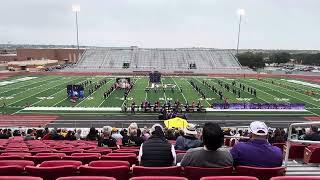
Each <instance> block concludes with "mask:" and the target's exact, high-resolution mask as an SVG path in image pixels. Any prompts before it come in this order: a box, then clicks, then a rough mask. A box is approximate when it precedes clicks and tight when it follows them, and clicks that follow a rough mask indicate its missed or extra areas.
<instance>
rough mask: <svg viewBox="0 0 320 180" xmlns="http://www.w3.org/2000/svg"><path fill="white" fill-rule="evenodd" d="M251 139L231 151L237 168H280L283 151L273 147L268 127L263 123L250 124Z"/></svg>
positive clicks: (240, 143)
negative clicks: (269, 140) (269, 139)
mask: <svg viewBox="0 0 320 180" xmlns="http://www.w3.org/2000/svg"><path fill="white" fill-rule="evenodd" d="M249 130H250V131H251V138H250V140H249V141H248V142H239V143H237V144H236V145H235V146H234V147H233V148H232V149H231V150H230V153H231V154H232V157H233V161H234V165H235V166H239V165H241V166H256V167H278V166H281V165H282V160H283V157H282V152H281V149H280V148H278V147H276V146H272V145H271V144H270V143H269V142H268V140H267V138H268V130H269V129H268V126H267V125H266V124H265V123H264V122H261V121H254V122H252V123H251V124H250V126H249Z"/></svg>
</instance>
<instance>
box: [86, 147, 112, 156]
mask: <svg viewBox="0 0 320 180" xmlns="http://www.w3.org/2000/svg"><path fill="white" fill-rule="evenodd" d="M111 152H112V149H107V148H104V149H102V148H99V149H98V148H97V149H88V150H84V151H83V153H100V154H101V155H106V154H109V153H111Z"/></svg>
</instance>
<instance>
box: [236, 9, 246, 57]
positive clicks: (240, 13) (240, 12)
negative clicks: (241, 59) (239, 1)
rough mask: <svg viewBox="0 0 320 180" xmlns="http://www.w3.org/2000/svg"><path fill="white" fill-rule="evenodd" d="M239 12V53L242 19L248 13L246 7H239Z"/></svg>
mask: <svg viewBox="0 0 320 180" xmlns="http://www.w3.org/2000/svg"><path fill="white" fill-rule="evenodd" d="M237 14H238V15H239V29H238V42H237V55H238V53H239V42H240V32H241V21H242V16H244V15H245V14H246V11H245V10H244V9H238V10H237Z"/></svg>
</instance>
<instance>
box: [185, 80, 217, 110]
mask: <svg viewBox="0 0 320 180" xmlns="http://www.w3.org/2000/svg"><path fill="white" fill-rule="evenodd" d="M184 80H185V81H187V80H186V79H184ZM197 81H199V80H198V79H197ZM199 82H200V81H199ZM187 83H188V84H190V82H189V81H187ZM200 83H201V82H200ZM190 86H191V88H192V89H193V90H194V91H196V90H195V89H194V88H193V86H192V85H191V84H190ZM196 92H197V91H196ZM197 93H198V94H199V92H197ZM205 101H206V102H207V103H208V105H209V106H211V105H212V104H210V103H209V101H208V100H206V99H205Z"/></svg>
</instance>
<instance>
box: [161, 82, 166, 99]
mask: <svg viewBox="0 0 320 180" xmlns="http://www.w3.org/2000/svg"><path fill="white" fill-rule="evenodd" d="M161 85H162V90H163V89H164V87H163V82H162V79H161ZM163 96H164V101H165V102H166V103H167V96H166V92H165V91H163Z"/></svg>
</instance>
